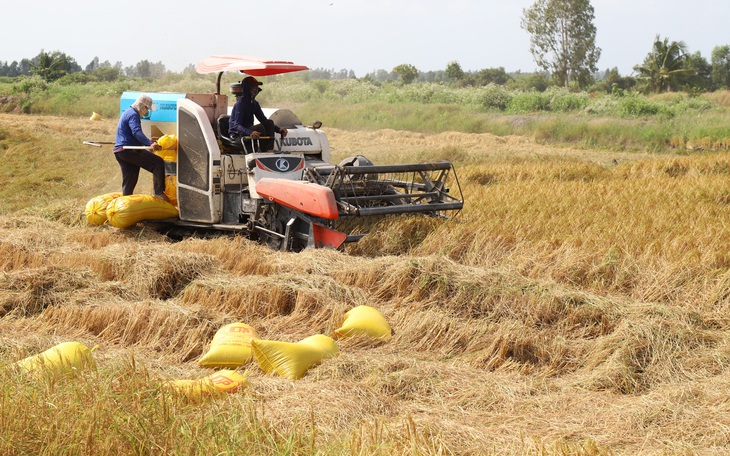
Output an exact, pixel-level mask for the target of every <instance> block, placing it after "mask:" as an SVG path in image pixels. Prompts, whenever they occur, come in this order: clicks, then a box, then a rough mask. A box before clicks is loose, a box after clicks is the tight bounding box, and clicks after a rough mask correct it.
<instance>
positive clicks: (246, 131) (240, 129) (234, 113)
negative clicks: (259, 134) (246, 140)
mask: <svg viewBox="0 0 730 456" xmlns="http://www.w3.org/2000/svg"><path fill="white" fill-rule="evenodd" d="M254 116H256V118H257V119H258V120H259V122H261V123H263V122H264V121H266V115H265V114H264V111H263V110H262V109H261V105H260V104H259V102H258V101H256V99H252V98H251V96H250V95H248V94H245V95H243V96H242V97H241V98H239V99H238V101H236V104H234V105H233V109H232V110H231V118H230V119H229V120H228V135H229V136H251V127H253V118H254ZM280 130H281V128H279V127H278V126H277V125H274V131H275V132H277V133H279V132H280Z"/></svg>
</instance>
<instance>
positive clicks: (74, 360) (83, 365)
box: [14, 342, 96, 375]
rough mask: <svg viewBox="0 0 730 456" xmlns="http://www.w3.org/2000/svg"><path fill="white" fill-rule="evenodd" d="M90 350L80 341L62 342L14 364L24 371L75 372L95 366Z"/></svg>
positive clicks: (35, 372)
mask: <svg viewBox="0 0 730 456" xmlns="http://www.w3.org/2000/svg"><path fill="white" fill-rule="evenodd" d="M94 348H96V347H94ZM92 351H93V350H92V349H89V348H88V347H87V346H86V345H84V344H82V343H80V342H63V343H60V344H58V345H56V346H54V347H51V348H49V349H48V350H46V351H44V352H43V353H39V354H37V355H33V356H29V357H27V358H25V359H21V360H20V361H18V362H16V363H15V364H14V365H15V366H16V367H18V368H19V369H20V370H22V371H24V372H26V373H33V374H44V373H48V374H50V375H63V374H75V373H77V372H79V371H82V370H86V369H89V368H94V367H96V363H95V362H94V357H93V356H92V355H91V352H92Z"/></svg>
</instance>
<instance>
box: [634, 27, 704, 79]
mask: <svg viewBox="0 0 730 456" xmlns="http://www.w3.org/2000/svg"><path fill="white" fill-rule="evenodd" d="M634 71H636V72H638V73H639V76H638V77H637V79H639V80H642V81H644V83H645V84H646V89H647V90H648V91H652V92H663V91H667V92H671V91H672V90H673V89H676V88H677V87H679V85H681V84H682V82H684V81H686V80H687V78H688V77H689V76H692V75H693V74H694V73H696V72H697V70H695V69H694V68H691V67H689V66H688V65H687V45H686V44H684V42H683V41H672V42H671V43H670V42H669V38H664V39H663V40H662V39H661V38H659V35H657V36H656V38H655V39H654V46H653V48H652V50H651V52H650V53H649V54H648V55H647V56H646V58H645V59H644V63H643V64H642V65H636V66H634Z"/></svg>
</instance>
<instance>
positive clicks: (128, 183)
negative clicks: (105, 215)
mask: <svg viewBox="0 0 730 456" xmlns="http://www.w3.org/2000/svg"><path fill="white" fill-rule="evenodd" d="M151 109H152V98H150V97H149V96H148V95H144V94H142V95H140V96H139V97H138V98H137V101H135V102H134V103H133V104H132V106H130V107H129V108H128V109H127V110H126V111H124V112H123V113H122V116H121V117H120V118H119V124H117V136H116V138H115V139H114V158H116V159H117V162H119V167H120V168H121V170H122V195H124V196H127V195H132V194H134V188H135V187H136V186H137V180H138V179H139V169H140V168H144V169H145V170H147V171H149V172H151V173H152V176H153V185H154V192H155V197H156V198H160V199H162V200H164V201H170V200H169V198H168V197H167V195H165V161H164V160H163V159H162V157H160V156H158V155H155V154H153V153H152V152H150V151H149V150H147V149H144V148H140V146H142V147H149V148H150V149H152V150H153V151H154V150H161V149H162V147H160V145H159V144H157V143H156V142H154V141H152V140H150V139H149V138H148V137H147V136H146V135H145V134H144V132H143V131H142V122H141V120H140V116H146V115H147V114H149V112H150V110H151ZM128 147H129V148H128Z"/></svg>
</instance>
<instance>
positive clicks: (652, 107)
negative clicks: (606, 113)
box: [618, 95, 661, 117]
mask: <svg viewBox="0 0 730 456" xmlns="http://www.w3.org/2000/svg"><path fill="white" fill-rule="evenodd" d="M660 110H661V107H660V106H659V104H657V103H653V102H651V101H649V100H648V99H647V98H646V97H644V96H641V95H629V96H625V97H622V98H621V99H620V101H619V103H618V113H619V115H621V116H624V117H643V116H654V115H656V114H658V113H659V111H660Z"/></svg>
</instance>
